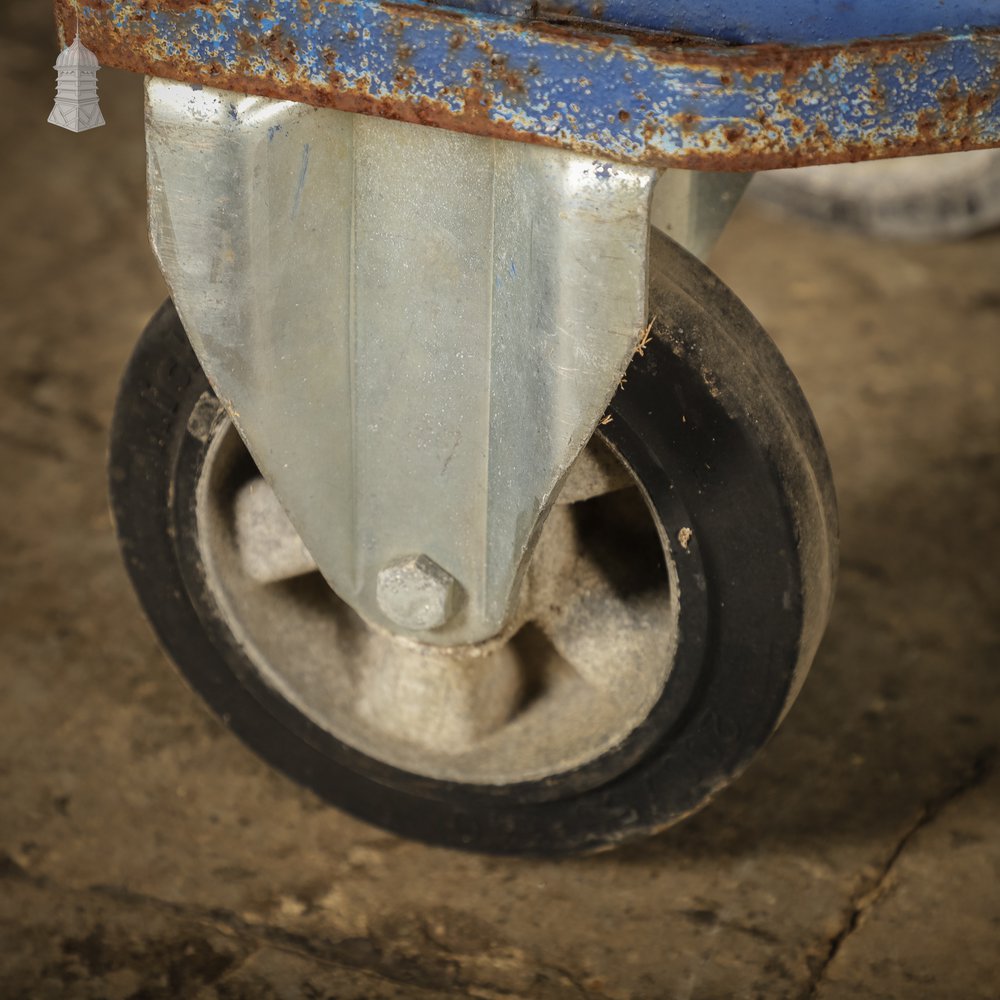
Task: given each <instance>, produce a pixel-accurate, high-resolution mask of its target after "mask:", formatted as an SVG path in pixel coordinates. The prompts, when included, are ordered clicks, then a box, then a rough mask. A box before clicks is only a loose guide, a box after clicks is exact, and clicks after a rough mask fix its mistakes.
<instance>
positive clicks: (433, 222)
mask: <svg viewBox="0 0 1000 1000" xmlns="http://www.w3.org/2000/svg"><path fill="white" fill-rule="evenodd" d="M147 150H148V157H149V194H150V218H151V231H152V237H153V245H154V249H155V250H156V253H157V255H158V257H159V260H160V264H161V267H162V269H163V272H164V275H165V277H166V279H167V283H168V285H169V286H170V289H171V293H172V295H173V298H174V301H175V303H176V305H177V308H178V311H179V313H180V315H181V317H182V318H183V320H184V324H185V327H186V329H187V332H188V334H189V336H190V338H191V342H192V344H193V346H194V348H195V350H196V352H197V353H198V356H199V360H200V361H201V363H202V366H203V367H204V369H205V372H206V374H207V375H208V377H209V378H210V379H211V381H212V383H213V385H214V387H215V388H216V390H217V392H218V393H219V395H220V396H221V398H222V399H223V400H224V401H225V402H226V406H227V409H229V411H230V413H231V414H232V416H233V419H234V421H235V422H236V424H237V426H238V427H239V429H240V432H241V433H242V434H243V435H244V437H245V439H246V440H247V442H248V443H249V445H250V449H251V451H252V452H253V455H254V458H255V460H256V462H257V464H258V466H259V467H260V469H261V470H262V471H263V472H264V474H265V475H266V476H267V478H268V480H269V482H270V483H271V485H272V486H273V487H274V490H275V492H276V493H277V495H278V497H279V498H280V499H281V501H282V503H283V505H284V506H285V508H286V509H287V511H288V514H289V517H290V518H291V520H292V523H293V524H294V525H295V527H296V529H297V530H298V532H299V533H300V535H301V536H302V539H303V541H304V543H305V545H306V547H307V548H308V550H309V552H310V553H311V554H312V555H313V557H314V558H315V560H316V562H317V564H318V565H319V567H320V569H321V570H322V572H323V574H324V575H325V576H326V578H327V580H329V581H330V584H331V585H332V586H333V588H334V589H335V590H336V592H337V593H338V594H339V595H340V597H341V598H343V599H344V600H345V601H347V602H348V603H349V604H350V605H351V606H352V607H353V608H355V610H356V611H358V612H359V613H360V614H361V615H362V616H363V617H365V618H366V619H367V620H368V621H370V622H373V623H375V624H376V625H380V626H382V627H384V628H387V629H393V630H394V629H396V628H397V623H395V622H393V621H392V619H391V617H389V616H387V615H386V614H385V612H384V610H383V609H382V608H381V607H380V605H379V603H378V601H377V595H376V580H377V575H378V572H379V570H381V569H382V568H383V567H385V566H386V565H388V564H390V563H392V562H394V561H396V560H398V559H400V558H405V557H407V556H410V555H413V554H415V553H424V554H425V555H427V556H428V557H429V558H431V559H433V560H434V562H436V563H437V564H438V565H439V566H441V567H442V568H443V569H445V570H446V571H447V572H448V573H450V574H451V575H452V576H453V577H454V578H455V579H456V580H457V581H458V584H459V585H460V587H461V593H462V600H461V602H460V606H459V607H458V609H457V611H456V614H455V615H454V617H453V618H452V619H451V620H449V621H448V622H447V624H443V625H442V627H440V628H436V629H434V630H433V631H432V632H422V633H419V634H421V635H422V637H423V638H424V639H425V640H426V641H431V642H434V643H436V644H440V645H447V644H453V643H469V642H475V641H481V640H484V639H487V638H489V637H491V636H493V635H494V634H496V633H497V632H498V631H500V630H501V629H502V628H503V626H504V624H505V622H506V621H507V619H508V617H509V615H510V613H511V610H512V606H513V603H514V601H515V598H516V592H517V587H518V582H519V580H520V574H521V572H522V569H523V563H524V560H525V557H526V555H527V553H528V551H529V549H530V547H531V544H532V540H533V538H534V536H535V532H536V528H537V524H538V521H539V518H540V517H541V516H542V514H543V513H544V511H545V510H546V509H547V508H548V506H549V505H550V503H551V502H552V500H553V496H554V493H555V490H556V487H557V485H558V484H559V483H560V481H561V480H562V478H563V477H564V475H565V474H566V472H567V471H568V469H569V467H570V465H571V464H572V463H573V461H574V459H575V458H576V457H577V455H578V454H579V452H580V450H581V449H582V448H583V446H584V444H585V443H586V442H587V440H588V438H589V437H590V435H591V433H592V431H593V428H594V426H595V425H596V424H597V422H598V420H599V419H600V418H601V416H602V414H603V413H604V411H605V408H606V407H607V404H608V402H609V400H610V399H611V396H612V395H613V394H614V391H615V389H616V388H617V387H618V383H619V380H620V379H621V377H622V375H623V374H624V372H625V369H626V368H627V366H628V364H629V362H630V361H631V358H632V355H633V352H634V351H635V349H636V345H637V344H638V342H639V339H640V337H641V336H642V330H643V328H644V327H645V325H646V319H647V316H646V287H647V266H648V262H647V245H648V234H649V205H650V201H651V196H652V188H653V182H654V180H655V177H656V173H655V171H653V170H650V169H648V168H644V167H627V166H618V165H615V164H612V163H608V162H607V161H595V160H593V159H592V158H589V157H583V156H579V155H575V154H569V153H565V152H562V151H555V150H549V149H545V148H543V147H539V146H530V145H525V144H523V143H511V142H502V141H498V140H490V139H485V138H479V137H473V136H464V135H459V134H457V133H448V132H441V131H439V130H431V129H421V128H416V127H413V126H410V125H404V124H400V123H397V122H389V121H384V120H381V119H375V118H368V117H365V116H362V115H350V114H342V113H340V112H336V111H330V110H327V109H317V108H310V107H307V106H306V105H303V104H295V103H293V102H290V101H284V102H279V101H271V100H267V99H265V98H254V97H241V96H240V95H238V94H231V93H226V92H223V91H216V90H210V89H193V88H191V87H190V86H187V85H185V84H178V83H170V82H167V81H157V80H151V81H150V82H149V84H148V87H147Z"/></svg>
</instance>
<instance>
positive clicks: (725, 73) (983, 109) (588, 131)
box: [57, 0, 1000, 169]
mask: <svg viewBox="0 0 1000 1000" xmlns="http://www.w3.org/2000/svg"><path fill="white" fill-rule="evenodd" d="M78 2H79V4H80V8H79V9H80V15H81V17H80V26H81V34H82V35H83V38H84V41H85V42H86V44H87V45H88V46H90V47H91V48H93V49H94V50H95V51H96V52H97V53H98V56H99V57H100V58H101V60H102V62H103V63H104V64H106V65H112V66H121V67H123V68H128V69H136V70H140V71H143V72H148V73H152V74H154V75H159V76H165V77H168V78H173V79H182V80H189V81H191V82H195V83H202V84H209V85H215V86H220V87H223V88H227V89H232V90H236V91H244V92H248V93H258V94H264V95H265V96H276V97H288V98H291V99H294V100H302V101H306V102H308V103H312V104H317V105H325V106H330V107H337V108H342V109H345V110H352V111H362V112H365V113H370V114H381V115H385V116H387V117H393V118H398V119H402V120H407V121H415V122H421V123H424V124H430V125H436V126H440V127H445V128H454V129H458V130H461V131H467V132H475V133H480V134H487V135H496V136H501V137H504V138H512V139H519V140H522V141H534V142H543V143H546V144H551V145H558V146H563V147H567V148H573V149H579V150H585V151H587V152H592V153H594V154H596V155H601V156H605V157H609V158H613V159H619V160H623V161H627V162H636V163H648V164H653V165H659V166H667V165H680V166H687V167H695V168H701V169H765V168H768V167H776V166H788V165H795V164H804V163H817V162H836V161H842V160H849V159H863V158H871V157H877V156H894V155H903V154H907V153H914V152H936V151H944V150H950V149H965V148H974V147H981V146H991V145H998V144H1000V114H998V108H1000V105H998V96H1000V31H996V30H990V29H985V30H982V29H973V30H970V29H962V30H960V31H953V32H951V33H937V34H924V35H919V36H914V37H909V38H902V39H898V38H897V39H879V40H875V41H862V42H858V43H854V44H850V45H830V46H812V47H794V46H787V45H781V46H779V45H775V44H761V45H720V44H718V43H706V42H704V40H698V41H692V40H691V39H690V38H688V39H680V38H677V37H676V36H671V35H666V34H648V33H644V34H641V35H636V34H624V33H622V32H621V31H620V30H618V29H613V28H609V26H607V25H595V24H594V23H592V22H588V23H587V24H581V23H579V22H576V21H568V22H567V21H566V20H565V15H564V14H560V17H562V18H563V21H562V22H561V23H554V22H553V21H551V20H549V21H546V20H540V18H541V17H542V16H548V17H554V16H555V14H554V13H552V12H549V11H546V10H545V9H544V8H538V7H536V8H533V17H534V19H533V20H529V21H525V20H519V19H517V18H513V17H511V16H498V15H496V14H492V15H491V14H485V13H483V12H482V11H478V12H469V11H458V10H456V9H454V8H450V9H447V8H443V7H440V6H438V5H432V4H422V5H409V6H402V5H398V4H391V3H387V2H380V0H337V2H334V0H311V2H310V3H307V4H303V3H302V2H301V0H190V2H185V0H78ZM479 2H483V3H487V2H488V3H490V4H494V5H495V4H496V3H497V2H500V0H479ZM502 2H504V3H506V2H508V0H502ZM512 2H515V3H516V2H517V0H512ZM572 2H573V3H578V2H580V0H572ZM998 3H1000V0H993V2H990V3H988V4H986V5H983V4H972V3H968V2H961V0H952V2H950V3H939V2H938V0H911V2H910V4H909V6H908V7H907V9H906V11H904V12H899V13H898V16H899V18H900V20H901V21H902V23H904V24H906V25H907V26H910V27H912V26H925V25H927V24H929V23H932V22H933V23H937V22H941V21H942V20H944V21H946V22H947V23H948V24H949V25H953V22H964V21H965V19H967V18H968V17H969V16H971V13H972V8H973V7H977V8H978V9H980V10H982V9H983V7H984V6H985V7H995V6H997V5H998ZM616 4H617V5H618V6H615V5H616ZM60 6H61V8H62V10H61V15H62V23H63V25H64V26H66V25H69V24H72V23H73V19H74V18H75V10H76V8H75V6H71V0H57V7H60ZM723 6H726V8H727V11H728V14H729V16H728V17H727V19H726V20H725V21H724V22H722V24H717V25H716V28H717V29H720V30H721V29H722V28H723V27H724V26H725V25H726V24H728V25H729V27H730V29H732V30H733V31H735V32H736V34H738V35H740V36H741V37H744V36H745V37H747V38H756V37H766V36H767V34H768V32H773V31H774V30H777V25H778V21H779V15H780V14H781V13H782V12H785V13H786V14H788V15H789V17H790V18H791V19H790V20H789V21H788V22H787V24H786V28H787V32H788V33H789V34H790V35H794V34H798V35H800V36H801V35H802V34H804V33H805V31H806V30H807V27H808V26H809V25H810V24H811V23H812V20H811V19H812V18H814V17H815V16H817V10H818V9H819V3H818V0H800V2H793V0H772V2H771V3H767V4H764V3H752V2H749V0H732V2H731V3H728V4H725V3H724V2H723V0H710V2H704V3H700V4H699V3H694V4H690V5H688V6H685V8H684V9H683V10H680V9H679V8H678V7H676V6H674V5H669V4H662V3H659V4H658V3H654V2H652V0H606V6H605V7H604V8H603V10H604V16H610V14H609V12H617V11H619V9H620V11H621V16H623V17H624V16H630V17H633V18H638V17H639V16H640V15H641V14H642V12H643V11H645V12H646V13H647V14H649V15H650V16H652V14H651V13H650V12H653V13H656V12H659V14H660V15H662V18H661V19H662V20H664V21H665V22H666V21H668V20H669V23H671V24H676V23H680V21H679V20H678V19H681V18H683V17H686V18H688V21H686V22H684V23H685V24H687V25H688V26H693V27H707V26H708V25H707V23H706V24H704V25H703V24H702V23H701V22H700V21H699V20H698V18H706V19H711V18H712V17H713V16H714V15H715V13H718V12H721V9H722V7H723ZM885 7H895V4H888V3H887V4H875V5H872V6H871V7H870V8H869V6H865V7H861V6H860V5H859V4H858V3H854V4H849V3H841V4H834V3H831V4H829V10H830V13H829V14H828V16H827V20H826V22H825V24H826V28H825V32H826V33H831V32H832V33H834V34H839V33H842V32H851V31H856V30H861V27H860V26H862V25H869V24H877V25H878V26H881V27H884V26H885V25H886V24H887V23H888V17H887V14H886V12H885V10H884V8H885ZM879 8H882V10H883V13H882V14H881V15H879V14H877V13H874V14H873V13H872V12H873V11H877V10H878V9H879ZM561 10H563V11H564V10H565V7H562V8H561ZM668 10H669V11H670V12H671V13H670V16H669V18H668V17H667V15H666V14H664V13H663V12H664V11H668ZM751 11H755V12H756V15H755V16H756V20H755V21H753V22H749V21H747V22H746V23H744V21H742V20H740V18H741V17H742V18H744V19H745V18H746V17H749V15H750V12H751ZM591 13H594V12H593V11H591ZM792 14H794V15H795V17H791V15H792ZM895 16H897V15H896V13H894V14H893V17H895ZM893 23H898V22H895V21H894V22H893ZM852 25H853V26H854V27H853V28H852V27H851V26H852Z"/></svg>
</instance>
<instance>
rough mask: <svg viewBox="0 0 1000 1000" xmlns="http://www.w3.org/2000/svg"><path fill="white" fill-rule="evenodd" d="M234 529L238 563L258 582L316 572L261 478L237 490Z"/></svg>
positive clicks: (234, 505) (283, 512) (287, 578)
mask: <svg viewBox="0 0 1000 1000" xmlns="http://www.w3.org/2000/svg"><path fill="white" fill-rule="evenodd" d="M233 530H234V534H235V536H236V547H237V550H238V552H239V558H240V565H241V566H242V567H243V571H244V572H245V573H246V574H247V576H249V577H250V578H251V579H252V580H254V581H256V582H257V583H278V582H279V581H281V580H290V579H292V578H293V577H297V576H304V575H305V574H307V573H314V572H315V571H316V568H317V567H316V561H315V560H314V559H313V557H312V556H311V555H310V554H309V551H308V550H307V549H306V547H305V545H304V544H303V543H302V539H301V538H299V534H298V532H297V531H296V530H295V528H294V527H293V526H292V522H291V521H290V520H289V519H288V515H287V514H286V513H285V510H284V508H283V507H282V506H281V502H280V501H279V500H278V498H277V496H276V495H275V493H274V490H272V489H271V487H270V486H269V485H268V484H267V482H266V481H265V480H264V479H263V477H260V476H257V477H255V478H253V479H251V480H250V481H249V482H247V483H244V484H243V485H242V486H241V487H240V488H239V489H238V490H237V491H236V495H235V497H234V498H233Z"/></svg>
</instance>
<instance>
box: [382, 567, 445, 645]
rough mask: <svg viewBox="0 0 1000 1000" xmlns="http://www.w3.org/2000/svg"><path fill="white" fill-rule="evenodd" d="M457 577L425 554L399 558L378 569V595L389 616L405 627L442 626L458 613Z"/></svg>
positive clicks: (412, 628) (383, 609)
mask: <svg viewBox="0 0 1000 1000" xmlns="http://www.w3.org/2000/svg"><path fill="white" fill-rule="evenodd" d="M458 591H459V586H458V583H457V581H456V580H455V578H454V577H453V576H452V575H451V574H450V573H449V572H448V571H447V570H445V569H442V568H441V567H440V566H439V565H438V564H437V563H436V562H434V560H433V559H431V558H430V557H429V556H425V555H417V556H407V557H405V558H403V559H397V560H395V561H394V562H391V563H389V564H388V565H387V566H384V567H383V568H382V569H381V570H379V573H378V577H377V578H376V581H375V598H376V600H377V601H378V605H379V607H380V608H381V609H382V611H383V612H384V613H385V615H386V617H387V618H389V619H391V620H392V621H393V622H395V623H396V624H397V625H399V626H401V627H402V628H406V629H411V630H412V631H415V632H416V631H420V632H423V631H427V630H429V629H435V628H440V627H441V626H442V625H444V624H445V622H447V621H448V619H449V618H451V616H452V615H453V614H454V613H455V605H456V604H457V600H458Z"/></svg>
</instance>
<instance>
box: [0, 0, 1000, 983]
mask: <svg viewBox="0 0 1000 1000" xmlns="http://www.w3.org/2000/svg"><path fill="white" fill-rule="evenodd" d="M0 27H2V32H3V39H2V45H0V74H2V81H3V91H2V92H3V95H4V115H5V121H4V126H3V128H4V133H5V136H6V138H5V145H4V149H3V153H2V154H0V156H2V169H3V180H4V183H3V184H2V186H0V199H2V204H0V220H2V222H3V233H4V239H3V267H2V268H0V289H2V291H0V301H2V302H3V307H2V309H0V342H2V344H3V360H2V365H0V400H2V403H0V480H2V487H0V505H2V510H0V567H2V571H0V631H2V636H3V643H2V647H0V649H2V653H0V802H2V806H0V880H2V882H0V885H2V888H0V996H3V997H5V998H6V997H10V998H19V997H25V998H28V997H30V998H46V997H53V998H56V997H58V998H65V997H88V998H98V997H101V998H126V997H131V998H136V1000H138V998H144V1000H151V998H160V997H175V996H178V997H199V998H216V997H218V998H228V997H250V998H266V997H310V998H318V997H329V998H332V997H336V998H343V1000H351V998H361V997H377V998H388V997H427V998H430V997H446V996H450V997H454V996H471V997H482V998H495V997H526V998H527V997H531V998H540V1000H548V998H563V997H567V998H569V997H575V998H583V997H585V998H592V1000H603V998H615V1000H625V998H678V1000H680V998H701V1000H708V998H728V997H765V998H783V997H789V998H809V997H816V998H820V1000H835V998H840V997H861V998H875V997H879V998H882V997H885V998H903V997H905V998H931V997H934V998H937V997H949V998H955V997H959V998H986V997H1000V761H998V757H997V751H998V747H1000V656H998V652H1000V644H998V603H1000V602H998V598H1000V581H998V574H997V564H998V561H1000V531H998V524H997V521H998V517H997V514H998V503H997V497H998V493H1000V490H998V487H1000V461H998V450H1000V400H998V384H1000V341H998V333H1000V283H998V273H1000V236H994V237H990V238H986V239H979V240H975V241H972V242H968V243H964V244H959V245H945V246H927V247H907V246H896V245H876V244H874V243H870V242H866V241H863V240H859V239H856V238H853V237H851V236H848V235H838V234H828V233H824V232H820V231H817V230H814V229H812V228H809V227H808V226H806V225H803V224H796V223H790V222H784V223H782V222H778V221H776V220H773V219H770V218H767V217H764V216H761V215H759V214H755V212H754V210H753V209H752V208H751V207H746V208H745V209H743V210H742V211H741V213H740V214H739V216H738V217H737V219H736V220H735V221H734V223H733V225H732V227H731V229H730V230H729V232H728V233H727V235H726V237H725V239H724V242H723V244H722V245H721V246H720V248H719V251H718V254H717V258H716V260H715V264H716V266H717V269H718V270H719V271H720V272H721V273H722V275H723V276H724V277H725V278H726V280H728V281H729V282H730V283H731V284H732V285H733V286H734V287H735V289H736V290H737V292H738V293H739V294H740V295H741V296H743V297H744V298H745V300H746V301H747V302H748V304H749V305H750V307H751V308H752V309H753V310H754V311H755V312H756V314H757V315H758V316H759V317H760V319H761V320H762V322H763V323H764V325H765V327H767V328H768V329H769V330H770V331H771V332H772V333H773V335H774V336H775V338H776V339H777V341H778V342H779V344H780V346H781V347H782V349H783V350H784V351H785V353H786V355H787V357H788V358H789V360H790V362H791V364H792V367H793V368H794V369H795V371H796V372H797V373H798V375H799V377H800V378H801V380H802V383H803V385H804V387H805V389H806V392H807V395H808V396H809V397H810V399H811V400H812V403H813V406H814V407H815V411H816V415H817V417H818V420H819V423H820V425H821V427H822V429H823V432H824V434H825V437H826V441H827V444H828V446H829V449H830V453H831V455H832V459H833V464H834V469H835V472H836V474H837V477H838V484H839V490H840V499H841V507H842V522H843V569H842V577H841V584H840V592H839V598H838V601H837V606H836V610H835V613H834V617H833V621H832V623H831V626H830V630H829V633H828V635H827V638H826V641H825V642H824V644H823V647H822V649H821V651H820V654H819V658H818V660H817V662H816V664H815V666H814V668H813V672H812V675H811V678H810V679H809V681H808V683H807V684H806V687H805V690H804V691H803V693H802V696H801V697H800V699H799V702H798V704H797V706H796V707H795V709H794V710H793V711H792V713H791V714H790V716H789V717H788V719H787V721H786V723H785V725H784V727H783V728H782V730H781V731H780V733H779V734H778V736H777V737H776V738H775V739H774V741H773V742H772V743H771V745H770V746H769V747H768V749H767V750H766V751H765V752H764V753H763V754H762V756H761V757H760V759H759V761H758V762H757V763H756V764H755V765H754V766H753V767H752V768H751V769H750V771H749V772H748V773H747V774H746V775H745V776H744V777H743V778H742V780H740V781H739V782H738V783H737V784H736V785H735V786H734V787H733V788H731V789H729V790H728V791H726V792H725V793H724V794H722V795H721V796H720V797H719V798H718V800H717V801H716V802H715V803H714V804H713V805H712V806H711V807H710V808H708V809H707V810H705V811H704V812H703V813H701V814H700V815H698V816H697V817H696V818H694V819H693V820H691V821H690V822H688V823H687V824H685V825H683V826H682V827H680V828H677V829H675V830H672V831H670V832H668V833H666V834H664V835H662V836H659V837H657V838H655V839H653V840H650V841H648V842H646V843H642V844H639V845H638V846H633V847H629V848H626V849H624V850H621V851H619V852H617V853H614V854H609V855H604V856H599V857H593V858H587V859H583V860H569V861H553V862H541V861H510V860H496V859H490V858H481V857H474V856H466V855H460V854H455V853H450V852H446V851H441V850H433V849H429V848H426V847H422V846H419V845H416V844H412V843H407V842H404V841H401V840H398V839H396V838H394V837H392V836H389V835H386V834H384V833H382V832H380V831H378V830H375V829H372V828H370V827H367V826H365V825H363V824H361V823H359V822H356V821H354V820H351V819H349V818H347V817H345V816H343V815H340V814H338V813H337V812H335V811H333V810H332V809H329V808H326V807H324V806H323V805H321V804H320V803H319V802H318V801H317V800H316V799H314V798H313V797H312V796H311V795H309V794H307V793H305V792H303V791H301V790H299V789H298V788H297V787H295V786H294V785H292V784H291V783H290V782H289V781H287V780H285V779H284V778H282V777H280V776H278V775H276V774H274V773H272V772H271V771H269V770H268V769H267V768H265V767H264V766H263V765H262V764H261V763H260V762H258V760H257V759H256V758H255V757H254V756H253V755H252V754H251V753H250V752H249V751H247V750H246V749H244V748H243V747H242V746H241V745H240V744H238V743H237V742H236V740H235V739H234V738H232V737H231V736H230V735H228V733H227V732H226V731H225V730H224V729H223V728H222V727H221V726H220V725H219V724H218V723H216V722H215V721H214V720H213V719H211V718H210V717H209V716H208V714H207V713H206V712H205V711H203V709H202V707H201V705H200V704H199V703H198V701H197V700H196V699H195V698H194V696H193V695H191V694H190V693H188V691H187V690H186V689H185V688H184V686H183V685H182V684H181V682H180V681H179V680H178V679H177V677H176V676H175V675H174V673H173V671H172V670H171V668H170V667H169V665H168V664H167V662H166V661H165V659H164V658H163V656H162V655H161V654H160V653H159V652H158V650H157V648H156V645H155V644H154V641H153V638H152V635H151V633H150V630H149V629H148V628H147V626H146V624H145V622H144V621H143V619H142V617H141V615H140V613H139V610H138V607H137V604H136V602H135V600H134V599H133V597H132V594H131V591H130V590H129V587H128V585H127V583H126V580H125V574H124V572H123V571H122V569H121V566H120V564H119V560H118V555H117V551H116V547H115V541H114V538H113V537H112V532H111V528H110V525H109V522H108V516H107V512H106V505H105V488H104V480H103V477H104V452H105V439H106V431H107V426H108V421H109V417H110V413H111V406H112V400H113V396H114V392H115V386H116V382H117V379H118V375H119V372H120V371H121V369H122V366H123V364H124V362H125V359H126V357H127V355H128V353H129V350H130V347H131V344H132V342H133V340H134V338H135V336H136V334H137V333H138V331H139V330H140V329H141V327H142V325H143V323H144V322H145V320H146V318H147V316H148V315H149V314H150V313H151V312H152V311H153V309H154V308H155V307H156V305H157V304H158V302H159V301H160V300H161V298H162V297H163V295H164V289H163V285H162V283H161V281H160V278H159V276H158V274H157V272H156V268H155V266H154V262H153V259H152V256H151V254H150V253H149V251H148V248H147V245H146V240H145V233H144V218H143V151H142V134H141V109H140V99H141V95H140V82H139V80H138V79H135V78H129V77H125V76H123V75H121V74H116V73H112V72H105V73H103V74H102V77H101V81H102V88H103V106H104V109H105V115H106V118H107V120H108V127H107V128H104V129H100V130H98V131H95V132H90V133H86V134H84V135H79V136H77V135H72V134H70V133H68V132H65V131H61V130H58V129H55V128H53V127H51V126H48V125H46V124H45V118H46V116H47V114H48V111H49V106H50V101H51V94H52V81H53V74H52V71H51V68H50V67H51V64H52V61H53V58H54V55H55V49H54V45H53V41H52V38H51V36H50V33H49V28H48V23H47V9H46V4H45V3H43V2H37V0H30V2H29V0H9V2H7V3H5V4H4V6H3V10H2V13H0Z"/></svg>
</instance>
